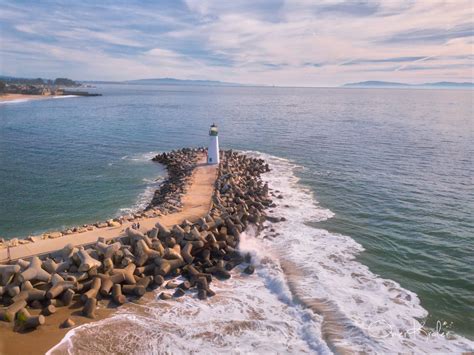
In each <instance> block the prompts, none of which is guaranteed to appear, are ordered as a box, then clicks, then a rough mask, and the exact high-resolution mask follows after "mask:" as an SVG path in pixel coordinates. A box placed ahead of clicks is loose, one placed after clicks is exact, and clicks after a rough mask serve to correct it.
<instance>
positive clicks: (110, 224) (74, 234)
mask: <svg viewBox="0 0 474 355" xmlns="http://www.w3.org/2000/svg"><path fill="white" fill-rule="evenodd" d="M173 154H174V155H175V156H176V155H178V156H179V157H180V158H181V161H179V163H177V162H176V161H175V160H172V159H171V160H170V159H168V156H169V155H170V154H169V153H168V154H167V153H163V154H158V155H156V156H155V157H153V158H152V161H154V162H158V163H161V164H163V165H164V166H165V168H166V170H167V174H168V176H167V177H166V178H165V179H164V181H163V182H162V184H160V186H159V188H158V189H157V190H155V191H154V193H153V198H152V200H151V201H150V202H149V203H148V204H147V206H146V207H145V208H143V209H140V210H138V211H136V212H133V213H129V214H126V215H121V216H119V217H116V218H113V219H112V218H111V219H108V220H106V221H98V222H95V223H89V224H84V225H82V226H75V227H68V228H66V229H64V230H51V231H47V232H44V233H41V234H38V235H29V236H23V237H15V238H11V239H6V240H3V241H2V240H1V239H0V265H1V264H2V263H7V262H9V261H14V260H17V259H20V258H25V257H31V256H33V255H43V254H46V253H47V252H48V251H52V250H57V249H59V248H62V247H64V246H65V245H66V244H68V243H73V244H75V245H87V244H90V243H92V242H93V241H95V240H97V238H96V235H97V233H99V234H101V236H103V237H104V238H106V239H107V238H112V237H113V236H114V235H115V234H116V233H117V229H120V228H121V227H122V226H123V228H121V231H122V232H123V230H125V228H127V227H129V226H131V225H132V223H133V222H137V221H142V220H148V219H150V218H155V219H156V218H157V217H162V216H167V215H168V214H170V213H177V212H180V211H181V210H182V208H183V204H182V201H181V197H182V195H183V194H185V193H186V191H187V185H188V184H189V183H190V179H191V174H194V172H195V170H196V169H195V168H196V167H198V166H205V165H206V164H205V162H206V159H205V156H204V155H203V154H204V151H203V149H202V148H197V149H195V150H192V149H182V150H181V151H178V152H176V151H173ZM186 154H187V155H189V157H186ZM175 159H176V157H175ZM199 179H204V180H206V179H205V178H204V177H199ZM190 217H192V216H190ZM149 223H153V222H152V221H151V222H148V224H149ZM154 223H156V221H155V222H154Z"/></svg>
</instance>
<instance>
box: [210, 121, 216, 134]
mask: <svg viewBox="0 0 474 355" xmlns="http://www.w3.org/2000/svg"><path fill="white" fill-rule="evenodd" d="M209 135H210V136H217V126H216V125H215V124H214V123H213V124H212V125H211V128H210V129H209Z"/></svg>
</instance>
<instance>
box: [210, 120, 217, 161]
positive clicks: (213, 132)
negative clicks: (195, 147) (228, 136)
mask: <svg viewBox="0 0 474 355" xmlns="http://www.w3.org/2000/svg"><path fill="white" fill-rule="evenodd" d="M207 163H208V164H219V137H217V126H216V125H215V124H214V123H213V124H212V125H211V128H209V148H207Z"/></svg>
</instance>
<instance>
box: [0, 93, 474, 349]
mask: <svg viewBox="0 0 474 355" xmlns="http://www.w3.org/2000/svg"><path fill="white" fill-rule="evenodd" d="M97 91H99V92H101V93H103V94H104V96H102V97H93V98H75V97H73V98H67V99H62V100H55V99H51V100H41V101H30V102H21V103H11V104H1V105H0V161H1V165H0V186H1V189H0V208H1V211H0V236H4V237H7V238H11V237H13V236H17V235H28V234H30V233H37V232H41V231H45V230H49V229H57V228H62V227H65V226H70V225H75V224H82V223H89V222H94V221H97V220H101V219H105V218H107V217H113V216H115V215H117V214H120V213H125V212H126V211H128V210H129V209H133V208H139V207H140V205H143V204H144V203H146V202H147V199H149V198H150V197H151V195H150V194H151V192H152V191H153V189H154V188H155V187H156V186H157V184H158V183H159V181H155V179H157V178H158V179H159V178H162V177H163V176H164V171H163V170H162V169H161V168H160V166H158V165H156V164H153V163H151V162H150V161H149V158H150V157H151V156H152V155H153V153H155V152H158V151H166V150H170V149H174V148H179V147H183V146H199V145H205V144H206V143H207V130H208V126H209V125H210V124H211V123H212V122H215V123H217V124H218V125H219V129H220V134H219V135H220V143H221V146H222V147H223V148H233V149H238V150H242V151H246V152H247V153H248V154H254V155H258V156H262V157H264V158H265V159H267V160H268V161H269V162H270V164H271V166H272V169H273V170H272V172H270V173H268V174H266V175H265V177H264V178H265V179H267V180H268V181H269V183H270V187H273V188H274V189H275V190H279V191H281V193H282V195H283V197H284V198H283V199H282V200H278V201H276V202H277V203H279V205H278V207H277V208H275V209H274V212H273V213H274V214H275V215H277V216H285V217H286V218H287V220H288V221H287V222H283V223H279V224H274V225H272V226H271V227H269V228H274V229H275V233H279V235H277V236H276V237H274V236H273V233H270V235H260V236H255V235H254V234H253V233H252V231H248V232H247V233H246V235H245V236H244V239H243V241H242V243H241V244H242V245H241V248H242V249H243V250H245V251H249V252H251V253H252V254H253V255H254V257H255V259H256V260H257V272H256V274H254V275H252V276H243V275H241V273H240V272H239V270H236V271H235V274H234V277H233V278H232V279H231V280H229V281H226V282H222V283H217V285H216V286H215V288H216V291H218V296H217V297H215V298H213V299H211V300H210V301H208V302H204V303H203V302H200V301H198V300H196V299H194V298H192V297H185V298H182V299H180V300H179V301H173V302H163V301H154V300H149V301H148V302H144V303H143V304H141V305H129V306H127V307H123V309H121V310H120V311H119V312H118V314H117V315H116V316H114V317H113V318H110V319H107V320H104V321H101V322H98V323H92V324H89V325H86V326H81V327H79V328H77V329H75V330H73V331H71V332H69V333H68V335H67V337H66V338H65V339H64V340H63V342H62V343H61V344H60V345H59V346H58V348H56V349H62V350H64V347H67V348H69V349H70V350H72V352H74V350H76V352H81V351H82V352H93V351H101V350H102V351H114V349H115V350H117V351H118V349H122V348H119V345H121V346H124V344H125V343H126V344H127V346H128V347H129V350H130V352H136V353H140V352H150V353H151V352H157V351H166V350H171V349H177V350H181V351H183V352H184V351H190V350H194V351H198V350H200V351H203V352H218V351H229V350H232V349H240V351H242V352H250V351H254V352H257V351H260V352H271V351H279V352H310V353H312V352H313V353H314V352H317V353H330V352H333V351H336V352H343V351H375V352H386V351H394V350H399V351H410V350H416V351H420V352H434V351H438V352H440V351H445V352H446V351H453V350H454V351H461V350H462V349H464V350H466V349H469V348H470V347H472V342H471V341H470V340H469V339H471V340H472V339H473V338H474V329H473V326H472V324H473V319H472V315H473V314H474V305H473V301H472V293H473V291H474V279H473V276H472V275H473V267H472V260H473V256H474V255H473V250H474V242H473V235H474V233H473V232H474V223H473V218H472V211H473V210H474V192H473V189H472V183H473V181H472V178H473V176H474V165H473V161H472V159H473V158H472V157H473V156H474V148H473V145H472V141H473V117H474V108H473V105H474V104H473V100H474V94H473V91H442V90H395V89H390V90H381V89H306V88H252V87H245V88H241V87H235V88H231V87H226V88H220V87H182V86H138V85H124V86H121V85H100V86H99V87H98V88H97ZM286 206H289V207H286ZM262 250H264V251H265V252H263V251H262ZM111 323H114V324H115V327H114V329H120V328H121V327H123V329H130V327H134V329H135V331H134V332H133V334H128V335H127V336H126V337H123V335H122V334H121V333H120V332H116V333H111V331H110V329H111V327H109V325H110V324H111ZM425 323H426V326H427V327H430V329H431V330H429V331H428V330H427V331H425V332H424V333H425V335H424V336H420V335H419V329H420V328H421V327H422V325H423V324H425ZM150 324H153V325H155V326H153V327H150ZM96 332H101V333H103V334H104V335H106V336H107V338H108V339H110V340H111V341H108V342H105V343H100V344H99V343H95V342H89V341H88V342H87V343H81V336H78V335H80V334H88V333H96ZM452 332H453V333H452ZM453 334H455V335H453ZM124 339H125V340H124ZM144 339H147V340H146V341H144ZM112 340H115V342H114V341H112ZM114 344H119V345H114ZM114 347H115V348H114Z"/></svg>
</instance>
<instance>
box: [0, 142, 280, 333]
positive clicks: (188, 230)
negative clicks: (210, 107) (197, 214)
mask: <svg viewBox="0 0 474 355" xmlns="http://www.w3.org/2000/svg"><path fill="white" fill-rule="evenodd" d="M195 153H196V150H189V151H187V150H181V151H178V152H171V153H169V154H166V155H160V156H157V157H156V158H155V160H156V161H160V160H162V162H164V161H165V160H166V161H169V162H178V161H181V162H183V166H184V167H185V168H184V169H178V170H176V171H177V172H178V173H177V175H176V177H177V176H181V179H178V178H177V179H171V180H170V181H174V183H173V184H174V185H175V190H172V189H171V188H170V187H169V186H170V185H168V188H165V189H164V190H163V196H167V197H169V198H171V196H173V195H174V194H176V195H177V196H174V197H175V200H177V201H178V202H179V201H180V199H179V196H180V195H181V194H183V193H184V192H185V189H186V187H185V186H186V184H182V183H181V180H186V179H189V176H190V172H192V166H193V165H195V158H196V157H197V156H196V155H195ZM221 154H222V162H221V164H220V166H219V170H218V176H217V179H216V182H215V190H214V194H213V196H212V207H211V209H210V211H209V213H208V214H207V215H205V216H203V217H202V218H200V219H199V220H197V221H196V222H190V221H187V220H185V221H182V223H179V224H175V225H173V226H172V227H171V228H169V227H166V226H165V225H164V224H162V223H160V222H157V223H156V224H155V226H154V227H153V228H151V229H149V230H147V231H146V232H142V231H139V230H136V229H133V228H127V229H126V230H125V233H124V235H121V236H119V237H117V238H115V239H112V240H107V241H106V240H103V239H100V238H99V240H98V241H97V242H96V243H95V244H93V245H90V246H86V247H75V246H74V245H67V246H66V247H64V248H62V249H61V250H57V251H55V252H52V253H49V254H48V255H46V256H42V257H41V258H40V257H38V256H34V257H33V258H31V260H28V261H26V260H17V261H16V262H14V263H10V264H8V265H0V275H1V280H0V285H1V286H0V296H1V302H2V305H3V309H2V310H1V311H0V319H1V320H3V321H7V322H11V324H12V326H13V327H14V329H15V330H18V331H26V330H29V329H34V328H36V327H38V326H41V325H42V324H44V323H45V317H46V318H47V317H48V316H49V315H51V314H53V313H55V312H56V310H57V308H61V307H70V306H71V305H72V304H75V305H76V306H77V305H79V306H80V307H82V311H81V312H82V315H83V316H85V317H88V318H94V317H95V309H96V307H97V303H98V302H110V303H115V304H116V305H120V304H123V303H125V302H127V300H129V299H136V298H140V297H141V296H143V295H144V294H145V292H146V291H147V290H152V289H156V288H158V287H163V292H161V293H160V298H161V299H171V298H174V297H182V296H185V295H187V296H192V297H198V298H199V299H205V298H207V297H212V296H213V295H214V294H215V292H214V291H213V290H212V281H213V279H214V278H218V279H228V278H229V277H230V276H231V274H230V271H231V270H232V269H233V268H234V267H235V266H237V265H239V264H243V263H244V264H246V267H245V268H244V272H245V273H249V274H250V273H253V271H254V268H253V266H252V263H251V259H250V257H249V256H248V255H241V253H239V252H238V251H237V246H238V244H239V241H240V233H242V232H243V231H244V230H245V229H246V228H247V227H248V225H249V224H254V225H256V226H257V229H260V228H262V223H263V221H265V219H266V215H265V212H264V209H265V208H266V207H268V206H271V205H272V201H271V199H270V198H269V197H268V186H267V185H266V184H264V183H263V182H262V180H261V178H260V176H261V174H262V173H264V172H266V171H268V170H269V168H268V165H266V164H265V162H264V161H263V160H261V159H256V158H250V157H247V156H245V155H242V154H238V153H235V152H232V151H226V152H222V153H221ZM183 157H184V159H183ZM171 165H174V164H171ZM172 175H173V174H172ZM170 183H171V182H170ZM162 188H163V187H162ZM173 191H174V193H173ZM160 196H161V195H160ZM163 201H165V203H169V201H167V200H166V198H165V197H163ZM156 203H157V200H155V204H156ZM150 205H154V203H153V202H152V204H150ZM154 206H155V207H150V208H156V206H157V205H154ZM177 276H183V277H184V278H185V280H186V281H183V282H181V283H180V284H178V283H176V282H175V281H174V279H175V278H176V277H177ZM73 324H74V322H73V320H72V319H70V318H67V319H64V321H63V323H61V326H63V327H68V326H72V325H73ZM58 326H60V325H59V324H58Z"/></svg>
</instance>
